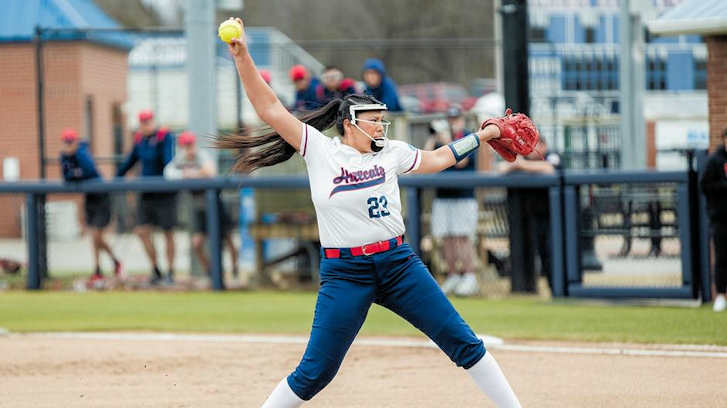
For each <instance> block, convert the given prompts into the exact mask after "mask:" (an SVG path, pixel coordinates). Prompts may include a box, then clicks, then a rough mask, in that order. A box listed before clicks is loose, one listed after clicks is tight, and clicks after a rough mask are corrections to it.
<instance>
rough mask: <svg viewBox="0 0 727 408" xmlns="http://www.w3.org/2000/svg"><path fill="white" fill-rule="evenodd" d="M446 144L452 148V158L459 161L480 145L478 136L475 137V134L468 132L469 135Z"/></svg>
mask: <svg viewBox="0 0 727 408" xmlns="http://www.w3.org/2000/svg"><path fill="white" fill-rule="evenodd" d="M447 146H449V148H450V149H452V153H453V154H454V158H455V159H456V160H457V162H458V163H459V162H460V161H461V160H462V159H464V158H465V157H467V156H468V155H469V154H470V153H472V152H474V151H475V150H477V148H478V147H480V138H479V137H477V135H476V134H474V133H470V134H469V135H467V136H465V137H463V138H461V139H459V140H455V141H454V142H452V143H450V144H448V145H447Z"/></svg>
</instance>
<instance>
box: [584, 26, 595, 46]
mask: <svg viewBox="0 0 727 408" xmlns="http://www.w3.org/2000/svg"><path fill="white" fill-rule="evenodd" d="M585 41H586V43H587V44H593V43H595V42H596V29H595V28H593V27H586V32H585Z"/></svg>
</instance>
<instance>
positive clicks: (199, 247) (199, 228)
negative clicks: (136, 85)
mask: <svg viewBox="0 0 727 408" xmlns="http://www.w3.org/2000/svg"><path fill="white" fill-rule="evenodd" d="M264 79H265V77H264V76H263V80H264ZM266 83H267V81H266ZM178 143H179V150H180V151H179V152H177V154H175V155H174V159H172V161H171V162H170V163H169V164H167V166H166V167H164V178H168V179H171V180H178V179H194V178H209V177H214V176H216V175H217V164H216V163H215V161H214V160H213V159H212V157H210V155H209V154H207V153H206V152H205V151H204V150H201V149H199V148H198V147H197V137H196V136H195V135H194V133H192V132H190V131H187V132H183V133H182V134H180V135H179V140H178ZM219 211H220V212H219V214H220V232H222V234H223V235H222V238H223V240H224V242H225V244H226V245H227V248H229V249H230V255H231V257H232V275H233V276H235V277H237V273H238V272H237V250H236V249H235V244H234V243H233V242H232V237H231V236H230V230H231V229H232V227H233V226H234V224H233V223H232V221H231V220H230V216H229V214H227V211H226V210H225V208H224V207H220V209H219ZM191 218H192V234H193V235H192V248H194V252H195V253H196V254H197V258H198V259H199V262H200V263H201V264H202V267H203V268H204V271H205V273H207V274H208V275H209V274H210V261H209V257H208V256H207V252H206V251H205V248H204V243H205V238H206V236H207V203H206V202H205V196H204V192H203V191H192V217H191Z"/></svg>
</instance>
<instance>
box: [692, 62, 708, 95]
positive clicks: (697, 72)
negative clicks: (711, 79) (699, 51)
mask: <svg viewBox="0 0 727 408" xmlns="http://www.w3.org/2000/svg"><path fill="white" fill-rule="evenodd" d="M694 89H707V61H706V60H704V59H697V58H695V59H694Z"/></svg>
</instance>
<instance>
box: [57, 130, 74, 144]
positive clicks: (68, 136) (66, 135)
mask: <svg viewBox="0 0 727 408" xmlns="http://www.w3.org/2000/svg"><path fill="white" fill-rule="evenodd" d="M61 140H62V141H64V142H74V141H76V140H78V132H76V131H75V130H73V129H63V131H62V132H61Z"/></svg>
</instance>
